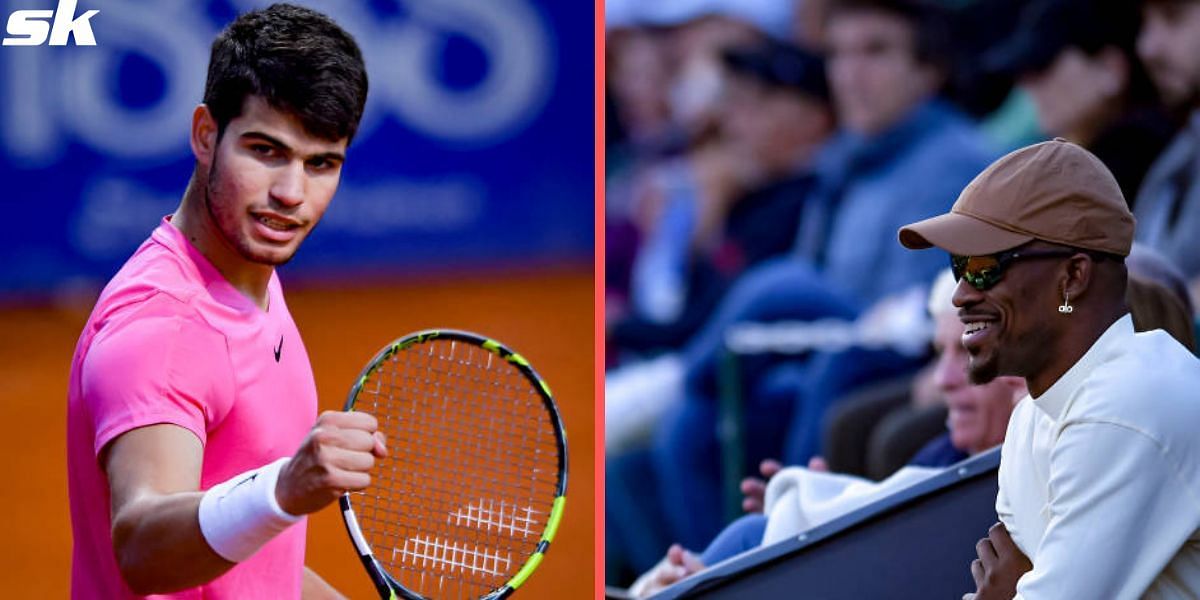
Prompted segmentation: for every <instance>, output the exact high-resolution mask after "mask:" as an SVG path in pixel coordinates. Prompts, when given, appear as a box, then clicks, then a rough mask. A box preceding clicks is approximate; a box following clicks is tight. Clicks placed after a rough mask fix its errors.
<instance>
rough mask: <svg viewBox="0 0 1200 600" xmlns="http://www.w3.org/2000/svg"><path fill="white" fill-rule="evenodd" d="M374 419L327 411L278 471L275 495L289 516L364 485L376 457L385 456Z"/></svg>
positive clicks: (318, 508) (380, 435) (315, 506)
mask: <svg viewBox="0 0 1200 600" xmlns="http://www.w3.org/2000/svg"><path fill="white" fill-rule="evenodd" d="M378 428H379V423H378V422H377V421H376V420H375V417H374V416H372V415H369V414H366V413H360V412H337V411H326V412H324V413H321V416H320V417H318V418H317V424H316V425H314V426H313V428H312V431H309V432H308V437H306V438H304V443H302V444H300V449H299V450H297V451H296V454H295V456H293V457H292V460H291V461H290V462H288V464H287V465H285V466H284V467H283V470H281V471H280V473H279V480H278V482H276V484H275V499H276V500H278V502H279V507H280V508H282V509H283V510H285V511H287V512H288V513H290V514H293V515H304V514H308V513H312V512H316V511H318V510H320V509H322V508H324V507H325V505H327V504H329V503H331V502H333V501H334V500H337V498H338V497H339V496H341V495H342V494H343V493H345V492H347V491H358V490H362V489H366V487H367V486H368V485H370V484H371V476H370V475H368V471H370V470H371V468H372V467H374V466H375V459H376V458H383V457H385V456H387V446H386V440H385V439H384V436H383V434H382V433H379V431H377V430H378Z"/></svg>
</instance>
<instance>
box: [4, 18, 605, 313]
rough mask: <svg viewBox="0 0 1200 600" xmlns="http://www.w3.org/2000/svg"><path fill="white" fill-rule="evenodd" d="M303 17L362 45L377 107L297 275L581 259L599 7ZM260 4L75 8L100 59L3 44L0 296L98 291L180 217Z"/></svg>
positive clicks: (292, 270)
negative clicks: (235, 47)
mask: <svg viewBox="0 0 1200 600" xmlns="http://www.w3.org/2000/svg"><path fill="white" fill-rule="evenodd" d="M298 3H299V4H304V5H307V6H311V7H312V8H315V9H317V10H320V11H322V12H324V13H326V14H329V15H331V16H333V17H334V18H335V19H336V20H337V21H338V22H339V23H340V24H342V26H343V27H345V28H346V29H347V30H348V31H350V32H351V33H352V34H353V35H354V36H355V37H356V38H357V39H358V41H359V44H360V45H361V47H362V49H363V53H364V55H365V58H366V62H367V68H368V71H369V75H370V79H371V92H370V96H369V98H368V102H367V109H366V115H365V116H364V119H363V124H362V126H361V128H360V130H359V134H358V137H357V138H356V140H355V142H354V144H353V146H352V147H351V148H350V152H349V158H348V161H347V163H346V166H345V169H344V172H343V179H342V185H341V188H340V190H339V191H338V194H337V196H335V198H334V201H333V204H332V205H331V206H330V208H329V211H328V212H327V213H326V216H325V219H324V221H322V223H321V225H320V226H319V227H318V228H317V230H316V231H315V232H314V233H313V235H312V237H311V238H310V239H309V240H308V242H306V245H305V247H304V248H303V249H302V250H301V252H300V253H299V254H298V255H297V258H296V259H295V260H294V261H293V263H291V264H289V265H288V266H287V267H285V269H284V272H285V273H286V274H288V275H289V276H296V275H297V274H298V275H300V276H305V275H323V274H329V273H337V272H345V271H353V272H368V273H370V272H379V273H402V272H406V271H410V270H418V271H426V272H427V271H430V270H439V269H444V268H450V269H458V268H472V267H490V266H497V265H499V266H505V265H515V264H528V263H530V262H534V263H543V264H544V263H553V262H563V261H567V262H582V261H590V257H591V254H592V248H593V241H592V240H593V224H592V218H593V199H592V192H593V183H592V182H593V147H594V146H593V141H592V136H593V124H592V121H593V108H592V98H593V81H594V66H593V65H594V62H593V35H594V33H593V14H592V8H593V7H592V4H591V3H590V2H589V3H578V2H556V1H554V0H407V1H406V0H353V1H352V0H327V1H300V2H298ZM265 4H267V3H265V2H251V1H240V0H220V1H217V0H213V1H195V0H155V1H149V0H79V4H78V8H77V9H76V14H77V15H78V14H82V13H83V12H84V11H86V10H91V9H98V10H99V11H100V12H99V13H98V14H97V15H95V16H94V17H93V18H92V19H91V24H92V27H93V30H94V34H95V39H96V46H91V47H83V46H75V45H73V42H72V45H68V46H66V47H48V46H38V47H17V46H3V47H0V181H3V184H4V185H3V188H0V189H2V190H3V192H0V205H2V206H3V207H4V217H5V218H4V219H3V221H4V223H3V224H2V225H0V295H6V294H19V295H35V296H38V295H44V294H48V293H52V292H53V291H54V290H55V289H56V288H58V287H59V286H63V285H77V284H78V283H79V282H80V281H82V282H85V284H86V285H92V284H96V283H102V282H103V281H104V280H105V279H107V278H108V277H110V276H111V275H112V274H113V273H114V272H115V271H116V269H117V268H118V267H119V266H120V264H121V263H122V262H123V261H124V260H125V259H126V258H127V257H128V256H129V254H130V253H131V252H132V251H133V250H134V249H135V248H136V247H137V245H138V244H139V243H140V242H141V241H142V240H143V239H145V237H146V236H147V235H148V233H149V232H150V230H151V229H153V228H154V226H155V225H156V224H157V222H158V220H159V219H160V218H161V217H162V216H163V215H165V214H168V213H170V212H171V211H172V210H173V209H174V207H175V206H176V204H177V203H178V201H179V198H180V196H181V194H182V193H183V189H184V187H185V185H186V183H187V179H188V176H189V175H190V173H191V169H192V157H191V153H190V150H189V148H188V144H187V132H188V127H189V124H190V119H191V112H192V110H193V108H194V107H195V105H196V104H197V103H198V102H199V101H200V97H201V95H202V92H203V86H204V78H205V73H206V69H207V64H208V54H209V47H210V44H211V42H212V39H213V37H214V36H215V35H216V33H217V32H218V31H219V30H220V29H221V27H223V25H224V24H225V23H227V22H229V21H230V20H232V19H233V18H234V17H235V16H236V15H237V14H239V13H241V12H244V11H247V10H250V9H252V8H256V7H261V6H264V5H265ZM55 5H56V0H0V8H3V9H7V10H0V18H7V15H8V14H10V13H11V12H13V11H15V10H24V9H54V8H55Z"/></svg>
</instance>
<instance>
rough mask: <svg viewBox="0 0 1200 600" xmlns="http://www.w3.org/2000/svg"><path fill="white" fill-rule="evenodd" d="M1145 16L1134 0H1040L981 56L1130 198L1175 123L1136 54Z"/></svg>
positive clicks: (1048, 128) (1046, 129) (1042, 122)
mask: <svg viewBox="0 0 1200 600" xmlns="http://www.w3.org/2000/svg"><path fill="white" fill-rule="evenodd" d="M1140 17H1141V13H1140V11H1139V10H1138V6H1137V5H1136V4H1135V3H1132V2H1111V3H1096V2H1091V1H1090V0H1037V1H1036V2H1033V3H1032V4H1029V5H1027V6H1026V8H1025V10H1024V11H1023V12H1022V13H1021V21H1020V23H1019V28H1018V29H1017V31H1016V32H1015V33H1014V34H1013V35H1012V37H1010V38H1009V39H1008V40H1006V41H1005V42H1004V43H1003V44H1002V45H1000V46H998V47H995V48H993V49H992V50H991V51H989V52H988V53H987V54H986V55H985V56H984V63H985V66H986V67H987V68H989V69H992V70H994V71H998V72H1004V73H1008V74H1010V75H1014V76H1016V78H1017V85H1018V86H1019V87H1020V88H1021V89H1023V90H1024V91H1026V92H1027V93H1028V94H1029V96H1030V98H1031V99H1032V100H1033V105H1034V108H1035V110H1036V114H1037V120H1038V124H1039V126H1040V128H1041V130H1042V132H1043V133H1045V134H1046V135H1047V136H1050V137H1062V138H1066V139H1068V140H1070V141H1072V142H1075V143H1076V144H1079V145H1081V146H1083V147H1085V148H1087V149H1088V150H1090V151H1091V152H1092V153H1093V154H1095V155H1096V156H1097V158H1099V159H1100V160H1101V161H1103V162H1104V164H1105V166H1107V167H1108V168H1109V170H1111V171H1112V172H1113V175H1114V176H1115V177H1116V178H1117V183H1119V184H1120V186H1121V191H1122V193H1124V194H1125V198H1126V200H1128V201H1129V202H1130V203H1131V205H1132V203H1133V202H1134V200H1135V198H1136V196H1137V190H1138V186H1139V185H1141V182H1142V178H1143V177H1144V176H1145V175H1146V170H1147V169H1149V168H1150V163H1151V162H1153V161H1154V158H1155V157H1157V156H1158V154H1159V153H1160V152H1161V151H1162V149H1163V148H1164V147H1165V146H1166V144H1167V141H1168V140H1169V139H1170V137H1171V136H1172V135H1173V134H1174V129H1175V128H1174V126H1173V124H1172V122H1171V121H1170V119H1168V118H1167V115H1166V112H1165V111H1163V110H1162V109H1161V108H1160V106H1159V104H1158V102H1157V94H1156V93H1155V91H1154V87H1153V86H1152V85H1151V83H1150V80H1149V78H1148V77H1147V75H1146V71H1145V69H1144V68H1143V67H1142V63H1141V61H1140V60H1139V59H1138V57H1137V49H1136V46H1137V35H1138V28H1139V24H1140V22H1141V18H1140ZM1131 207H1132V206H1131Z"/></svg>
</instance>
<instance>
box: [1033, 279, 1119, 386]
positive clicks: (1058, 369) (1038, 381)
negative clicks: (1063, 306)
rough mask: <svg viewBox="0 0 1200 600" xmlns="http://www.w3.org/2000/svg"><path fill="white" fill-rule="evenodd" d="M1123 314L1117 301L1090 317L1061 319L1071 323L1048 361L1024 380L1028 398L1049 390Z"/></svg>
mask: <svg viewBox="0 0 1200 600" xmlns="http://www.w3.org/2000/svg"><path fill="white" fill-rule="evenodd" d="M1127 312H1128V310H1127V309H1126V307H1125V303H1124V301H1121V302H1120V303H1119V305H1116V306H1113V307H1111V308H1109V309H1108V310H1103V311H1099V310H1098V311H1094V312H1092V313H1090V314H1089V313H1082V312H1079V311H1076V312H1075V313H1074V314H1071V315H1064V316H1063V318H1064V319H1070V320H1071V322H1070V325H1069V327H1065V328H1064V330H1063V331H1060V335H1058V336H1057V339H1058V340H1059V343H1058V344H1057V345H1056V346H1055V348H1054V349H1053V351H1052V352H1051V354H1050V356H1051V358H1050V360H1049V361H1048V362H1047V363H1046V364H1045V365H1044V366H1043V367H1042V368H1041V369H1040V370H1039V371H1038V372H1037V373H1034V374H1032V375H1026V376H1025V384H1026V385H1027V386H1028V387H1029V395H1031V396H1033V397H1034V398H1037V397H1039V396H1041V395H1042V394H1044V393H1045V392H1046V390H1048V389H1050V387H1051V386H1053V385H1054V384H1055V383H1056V382H1057V381H1058V380H1059V378H1061V377H1062V376H1063V375H1064V374H1066V372H1067V371H1069V370H1071V367H1074V366H1075V364H1076V363H1078V362H1079V360H1080V359H1082V358H1083V355H1085V354H1087V353H1088V350H1091V349H1092V346H1094V345H1095V344H1096V341H1097V340H1099V339H1100V336H1102V335H1104V332H1105V331H1108V328H1109V327H1111V326H1112V324H1113V323H1116V322H1117V320H1118V319H1120V318H1121V317H1122V316H1124V315H1125V313H1127ZM1077 317H1079V318H1077Z"/></svg>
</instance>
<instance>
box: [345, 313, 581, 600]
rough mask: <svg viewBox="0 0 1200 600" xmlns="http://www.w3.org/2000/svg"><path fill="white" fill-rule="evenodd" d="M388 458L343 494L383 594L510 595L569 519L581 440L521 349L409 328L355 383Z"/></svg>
mask: <svg viewBox="0 0 1200 600" xmlns="http://www.w3.org/2000/svg"><path fill="white" fill-rule="evenodd" d="M346 410H347V411H358V412H365V413H370V414H372V415H374V416H375V417H376V418H377V419H378V420H379V430H380V431H381V432H383V433H384V434H385V435H386V436H387V444H388V456H387V458H383V459H379V460H377V462H376V463H375V469H374V471H373V472H372V481H371V486H370V487H369V488H367V489H366V490H364V491H361V492H351V493H348V494H345V495H343V496H342V498H341V500H340V504H341V508H342V517H343V519H344V520H345V522H346V530H347V532H349V534H350V538H351V540H352V541H353V542H354V548H355V550H356V551H357V552H358V555H359V558H360V559H361V560H362V563H363V566H365V567H366V569H367V573H368V574H370V576H371V581H372V582H373V583H374V584H375V588H376V589H377V590H378V591H379V594H380V597H381V598H411V599H424V598H428V599H430V600H433V599H442V598H488V599H491V598H505V597H507V596H508V595H510V594H511V593H512V592H513V591H515V590H516V589H517V588H519V587H521V584H523V583H524V582H525V580H526V579H528V578H529V576H530V574H532V573H533V571H534V570H535V569H537V567H538V565H539V564H540V563H541V561H542V558H543V556H544V555H545V553H546V550H547V549H548V548H549V546H550V542H551V541H552V540H553V539H554V534H555V531H556V530H557V529H558V524H559V522H560V520H561V519H562V513H563V505H564V502H565V500H566V489H567V441H566V432H565V431H564V429H563V425H562V419H561V418H560V417H559V414H558V408H557V407H556V406H555V405H554V399H553V397H552V396H551V395H550V388H549V386H547V385H546V382H545V381H543V380H542V378H541V377H539V376H538V374H537V373H536V372H535V371H534V370H533V368H532V367H530V366H529V363H528V362H527V361H526V360H525V359H524V358H522V357H521V355H520V354H517V353H515V352H513V351H512V350H509V349H508V348H506V347H505V346H503V345H501V344H500V343H498V342H496V341H494V340H491V339H488V338H485V337H481V336H478V335H475V334H473V333H468V332H464V331H454V330H445V329H440V330H428V331H422V332H418V333H414V334H411V335H408V336H405V337H402V338H400V339H398V340H396V341H394V342H392V343H391V344H389V345H388V346H387V347H385V348H384V349H383V350H381V351H380V352H379V354H377V355H376V356H375V358H373V359H371V362H370V363H369V364H368V365H367V367H366V368H365V369H363V372H362V375H361V376H360V377H359V379H358V381H357V382H356V383H355V384H354V387H353V388H352V389H351V390H350V397H349V399H348V400H347V401H346Z"/></svg>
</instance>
